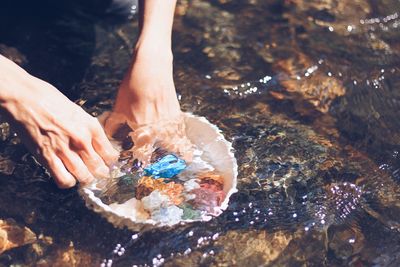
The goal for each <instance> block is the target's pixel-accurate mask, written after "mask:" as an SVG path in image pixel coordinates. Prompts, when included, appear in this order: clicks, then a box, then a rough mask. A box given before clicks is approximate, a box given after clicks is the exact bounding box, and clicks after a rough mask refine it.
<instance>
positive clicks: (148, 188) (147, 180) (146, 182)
mask: <svg viewBox="0 0 400 267" xmlns="http://www.w3.org/2000/svg"><path fill="white" fill-rule="evenodd" d="M164 185H165V183H164V179H153V178H151V177H148V176H143V177H142V178H141V179H140V180H139V182H138V186H137V187H136V199H139V200H140V199H142V198H143V197H145V196H148V195H150V193H151V192H153V191H154V190H160V191H161V190H162V188H163V186H164Z"/></svg>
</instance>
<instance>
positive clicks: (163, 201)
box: [142, 190, 172, 212]
mask: <svg viewBox="0 0 400 267" xmlns="http://www.w3.org/2000/svg"><path fill="white" fill-rule="evenodd" d="M142 204H143V208H144V209H146V210H148V211H150V212H153V211H155V210H158V209H160V208H163V207H167V206H170V205H171V204H172V203H171V201H170V198H169V197H168V196H167V195H165V194H162V193H161V192H160V191H158V190H154V191H153V192H151V194H150V195H148V196H146V197H144V198H142Z"/></svg>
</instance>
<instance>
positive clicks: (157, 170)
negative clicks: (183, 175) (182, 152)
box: [144, 155, 186, 178]
mask: <svg viewBox="0 0 400 267" xmlns="http://www.w3.org/2000/svg"><path fill="white" fill-rule="evenodd" d="M185 168H186V162H185V161H184V160H183V159H180V158H178V157H176V156H174V155H166V156H165V157H163V158H161V159H160V160H159V161H157V162H156V163H154V164H151V165H150V166H148V167H146V168H145V169H144V171H145V174H146V175H147V176H152V177H154V178H172V177H174V176H175V175H177V174H179V173H180V172H181V171H183V170H184V169H185Z"/></svg>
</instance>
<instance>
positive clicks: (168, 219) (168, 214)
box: [151, 206, 183, 225]
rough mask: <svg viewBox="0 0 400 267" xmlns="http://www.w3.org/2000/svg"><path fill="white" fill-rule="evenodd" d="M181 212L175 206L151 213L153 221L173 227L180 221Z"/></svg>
mask: <svg viewBox="0 0 400 267" xmlns="http://www.w3.org/2000/svg"><path fill="white" fill-rule="evenodd" d="M182 215H183V210H182V209H180V208H178V207H177V206H169V207H163V208H161V209H159V210H155V211H154V212H152V213H151V217H152V218H153V220H156V221H159V222H161V223H165V224H168V225H173V224H176V223H178V222H180V221H181V218H182Z"/></svg>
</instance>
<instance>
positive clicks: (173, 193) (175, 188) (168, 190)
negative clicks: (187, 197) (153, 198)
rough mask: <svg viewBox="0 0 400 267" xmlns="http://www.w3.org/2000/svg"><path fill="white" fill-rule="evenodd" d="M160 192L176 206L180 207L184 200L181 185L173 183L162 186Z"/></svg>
mask: <svg viewBox="0 0 400 267" xmlns="http://www.w3.org/2000/svg"><path fill="white" fill-rule="evenodd" d="M161 192H163V193H165V194H166V195H168V196H169V198H170V199H171V201H172V202H173V203H174V204H175V205H177V206H178V205H180V204H181V203H182V202H183V200H184V198H183V196H182V192H183V186H182V185H181V184H177V183H174V182H170V183H167V184H164V186H163V188H162V189H161Z"/></svg>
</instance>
